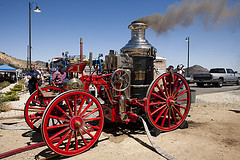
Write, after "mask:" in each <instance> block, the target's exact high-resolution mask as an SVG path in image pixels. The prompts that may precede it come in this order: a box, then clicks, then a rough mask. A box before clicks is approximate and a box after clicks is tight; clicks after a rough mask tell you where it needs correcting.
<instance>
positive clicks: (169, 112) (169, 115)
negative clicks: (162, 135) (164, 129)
mask: <svg viewBox="0 0 240 160" xmlns="http://www.w3.org/2000/svg"><path fill="white" fill-rule="evenodd" d="M171 110H172V108H171V107H170V108H169V109H168V127H171Z"/></svg>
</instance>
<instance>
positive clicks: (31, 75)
mask: <svg viewBox="0 0 240 160" xmlns="http://www.w3.org/2000/svg"><path fill="white" fill-rule="evenodd" d="M39 78H40V74H39V72H38V71H37V70H36V67H35V66H34V65H32V66H31V68H30V71H29V72H28V73H27V79H29V81H28V89H29V93H30V95H31V94H32V93H33V92H34V91H35V90H36V84H37V82H38V80H39Z"/></svg>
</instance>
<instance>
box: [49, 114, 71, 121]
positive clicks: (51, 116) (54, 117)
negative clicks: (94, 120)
mask: <svg viewBox="0 0 240 160" xmlns="http://www.w3.org/2000/svg"><path fill="white" fill-rule="evenodd" d="M49 117H50V118H53V119H58V120H62V121H66V122H69V119H65V118H63V117H58V116H53V115H50V116H49Z"/></svg>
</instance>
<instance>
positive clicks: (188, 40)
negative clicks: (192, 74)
mask: <svg viewBox="0 0 240 160" xmlns="http://www.w3.org/2000/svg"><path fill="white" fill-rule="evenodd" d="M185 41H187V42H188V56H187V77H189V42H190V39H189V37H187V38H186V39H185Z"/></svg>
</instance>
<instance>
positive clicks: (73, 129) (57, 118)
mask: <svg viewBox="0 0 240 160" xmlns="http://www.w3.org/2000/svg"><path fill="white" fill-rule="evenodd" d="M103 121H104V117H103V110H102V107H101V104H100V102H99V101H98V100H97V99H96V98H95V97H94V96H92V95H91V94H89V93H87V92H85V91H67V92H64V93H62V94H60V95H59V96H57V97H56V98H55V99H54V100H53V101H52V102H51V103H50V104H49V106H48V107H47V108H46V110H45V112H44V114H43V120H42V130H41V131H42V136H43V139H44V141H45V143H46V144H47V146H48V147H49V148H51V149H52V150H53V151H54V152H56V153H58V154H60V155H64V156H73V155H76V154H79V153H82V152H84V151H86V150H87V149H89V148H90V147H91V146H93V145H94V144H95V142H96V141H97V140H98V138H99V136H100V134H101V132H102V129H103Z"/></svg>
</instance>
